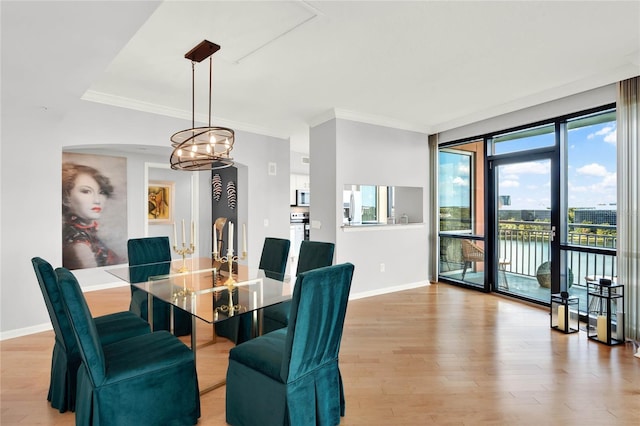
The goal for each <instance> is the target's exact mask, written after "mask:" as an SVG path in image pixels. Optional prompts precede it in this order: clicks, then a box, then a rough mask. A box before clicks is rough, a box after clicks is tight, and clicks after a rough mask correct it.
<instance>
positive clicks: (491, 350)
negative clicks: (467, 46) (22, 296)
mask: <svg viewBox="0 0 640 426" xmlns="http://www.w3.org/2000/svg"><path fill="white" fill-rule="evenodd" d="M87 300H88V301H89V304H90V306H91V309H92V312H93V314H94V315H102V314H105V313H108V312H113V311H117V310H124V309H126V308H127V306H128V301H129V289H128V288H127V287H122V288H117V289H112V290H104V291H99V292H92V293H87ZM198 333H199V339H198V340H199V345H203V344H204V343H205V341H206V340H208V339H209V338H211V336H212V332H211V328H210V326H207V325H206V324H204V323H201V324H199V326H198ZM0 344H1V346H2V347H1V349H2V377H1V379H2V382H1V397H2V400H1V410H2V416H1V418H0V423H1V424H2V425H3V426H7V425H16V424H20V425H34V424H45V425H72V424H74V417H73V414H72V413H64V414H60V413H58V412H57V411H56V410H54V409H52V408H51V407H50V406H49V405H48V403H47V401H46V394H47V389H48V384H49V369H50V363H51V350H52V347H53V332H43V333H38V334H34V335H31V336H26V337H21V338H16V339H10V340H5V341H3V342H1V343H0ZM229 348H230V344H229V342H227V341H226V340H225V339H222V338H218V343H217V344H215V345H211V346H206V347H201V348H200V349H199V350H198V378H199V381H200V385H201V387H205V386H208V385H209V384H212V383H214V382H215V381H216V380H219V379H222V378H224V375H225V371H226V366H227V355H228V350H229ZM633 353H634V348H633V346H632V344H627V345H620V346H615V347H607V346H605V345H602V344H599V343H597V342H593V341H588V340H587V337H586V334H585V332H580V333H576V334H572V335H564V334H562V333H559V332H557V331H553V330H551V329H550V328H549V315H548V311H547V310H546V309H542V308H539V307H534V306H529V305H526V304H522V303H520V302H516V301H511V300H509V299H505V298H502V297H499V296H494V295H486V294H482V293H478V292H474V291H470V290H464V289H460V288H456V287H453V286H450V285H447V284H433V285H430V286H428V287H423V288H419V289H415V290H409V291H403V292H398V293H393V294H388V295H384V296H376V297H371V298H367V299H360V300H353V301H350V302H349V308H348V312H347V319H346V323H345V330H344V336H343V339H342V348H341V350H340V368H341V371H342V376H343V379H344V386H345V392H346V401H347V413H346V417H344V418H343V420H342V423H341V424H342V425H345V426H351V425H363V426H364V425H367V426H371V425H385V426H386V425H430V424H433V425H552V424H553V425H637V424H640V359H639V358H635V357H634V356H633ZM224 392H225V389H224V387H222V388H220V389H217V390H215V391H212V392H210V393H208V394H205V395H203V396H202V398H201V403H202V418H201V419H200V422H199V424H201V425H224V424H225V421H224V401H225V394H224Z"/></svg>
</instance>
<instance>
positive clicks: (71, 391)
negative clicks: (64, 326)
mask: <svg viewBox="0 0 640 426" xmlns="http://www.w3.org/2000/svg"><path fill="white" fill-rule="evenodd" d="M94 320H95V322H96V329H97V330H98V334H99V335H100V343H102V344H103V345H108V344H110V343H113V342H117V341H119V340H123V339H126V338H129V337H133V336H139V335H142V334H147V333H149V324H147V322H146V321H144V320H143V319H141V318H140V317H138V316H136V315H135V314H133V313H131V312H129V311H124V312H116V313H113V314H108V315H104V316H101V317H96V318H94ZM81 363H82V359H81V358H80V352H78V350H77V348H76V349H74V350H72V351H67V350H65V348H64V346H63V345H62V343H60V341H58V339H57V338H56V343H55V345H54V347H53V356H52V359H51V381H50V383H49V393H48V395H47V400H48V401H49V402H51V406H52V407H53V408H57V409H58V411H60V412H61V413H64V412H65V411H74V410H75V406H76V376H77V372H78V368H79V367H80V364H81Z"/></svg>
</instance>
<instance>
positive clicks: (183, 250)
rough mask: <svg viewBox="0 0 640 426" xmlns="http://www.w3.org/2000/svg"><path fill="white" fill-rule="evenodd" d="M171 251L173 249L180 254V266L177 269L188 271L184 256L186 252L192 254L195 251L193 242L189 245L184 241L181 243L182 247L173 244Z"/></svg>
mask: <svg viewBox="0 0 640 426" xmlns="http://www.w3.org/2000/svg"><path fill="white" fill-rule="evenodd" d="M173 251H175V252H176V253H177V254H178V255H180V256H182V266H181V267H180V269H178V272H189V268H187V265H186V262H185V256H186V255H188V254H193V253H195V251H196V246H195V244H193V243H190V244H189V247H187V246H186V244H185V243H182V247H178V246H177V245H175V244H174V246H173Z"/></svg>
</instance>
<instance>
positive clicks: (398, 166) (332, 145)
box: [310, 119, 429, 297]
mask: <svg viewBox="0 0 640 426" xmlns="http://www.w3.org/2000/svg"><path fill="white" fill-rule="evenodd" d="M310 153H311V158H312V161H311V167H310V176H311V192H312V194H313V201H312V202H311V208H310V215H311V220H312V221H313V220H319V221H320V222H321V223H322V227H321V229H319V230H318V229H313V227H312V229H311V239H312V240H324V241H334V242H335V243H336V259H335V260H336V263H343V262H351V263H353V264H354V265H355V273H354V278H353V283H352V287H351V294H352V296H356V297H358V296H363V295H368V294H377V293H383V292H386V291H391V290H393V289H397V288H399V287H403V286H407V285H409V286H411V285H420V284H423V283H426V282H428V278H427V259H428V250H429V248H428V227H427V226H426V225H425V224H419V225H407V226H389V227H385V226H383V227H369V228H366V229H365V228H356V227H351V228H342V192H343V188H344V185H345V184H366V185H383V186H412V187H422V188H423V199H422V203H423V211H424V212H428V198H427V194H428V192H429V191H428V188H429V181H428V179H429V161H428V160H429V158H428V144H427V135H425V134H421V133H416V132H410V131H405V130H398V129H392V128H389V127H382V126H375V125H371V124H364V123H358V122H354V121H348V120H343V119H333V120H330V121H327V122H325V123H322V124H320V125H318V126H316V127H314V128H312V129H311V132H310ZM334 171H335V173H334ZM334 176H335V178H334ZM425 216H428V214H425ZM424 221H425V223H426V222H427V221H428V217H425V218H424ZM381 264H384V269H385V271H384V272H381V267H380V265H381Z"/></svg>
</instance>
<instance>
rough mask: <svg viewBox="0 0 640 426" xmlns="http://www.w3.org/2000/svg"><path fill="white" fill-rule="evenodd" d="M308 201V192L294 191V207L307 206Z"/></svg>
mask: <svg viewBox="0 0 640 426" xmlns="http://www.w3.org/2000/svg"><path fill="white" fill-rule="evenodd" d="M309 201H310V199H309V191H305V190H301V189H298V190H296V206H308V205H309Z"/></svg>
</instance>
